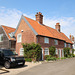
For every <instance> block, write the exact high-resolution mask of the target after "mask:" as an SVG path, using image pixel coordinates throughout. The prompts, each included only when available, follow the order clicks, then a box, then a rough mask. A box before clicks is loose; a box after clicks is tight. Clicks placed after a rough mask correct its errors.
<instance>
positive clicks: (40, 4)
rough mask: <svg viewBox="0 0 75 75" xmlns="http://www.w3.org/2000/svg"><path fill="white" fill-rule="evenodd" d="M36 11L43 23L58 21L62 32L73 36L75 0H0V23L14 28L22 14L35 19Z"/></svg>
mask: <svg viewBox="0 0 75 75" xmlns="http://www.w3.org/2000/svg"><path fill="white" fill-rule="evenodd" d="M37 12H41V13H42V14H43V16H44V19H43V21H44V24H45V25H47V26H50V27H52V28H55V24H56V23H58V22H59V23H60V25H61V31H62V32H64V33H65V34H66V35H67V36H68V37H69V35H70V34H71V35H74V36H75V0H0V25H6V26H10V27H14V28H16V27H17V25H18V22H19V20H20V18H21V15H22V14H23V15H25V16H26V17H29V18H32V19H34V20H35V14H36V13H37Z"/></svg>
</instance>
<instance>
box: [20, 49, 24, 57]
mask: <svg viewBox="0 0 75 75" xmlns="http://www.w3.org/2000/svg"><path fill="white" fill-rule="evenodd" d="M20 55H22V56H23V55H24V48H20Z"/></svg>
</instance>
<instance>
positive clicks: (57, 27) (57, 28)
mask: <svg viewBox="0 0 75 75" xmlns="http://www.w3.org/2000/svg"><path fill="white" fill-rule="evenodd" d="M55 29H56V30H57V31H58V32H60V23H56V25H55Z"/></svg>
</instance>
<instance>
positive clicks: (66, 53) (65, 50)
mask: <svg viewBox="0 0 75 75" xmlns="http://www.w3.org/2000/svg"><path fill="white" fill-rule="evenodd" d="M63 50H64V56H65V57H68V56H69V55H70V48H68V47H67V48H64V49H63Z"/></svg>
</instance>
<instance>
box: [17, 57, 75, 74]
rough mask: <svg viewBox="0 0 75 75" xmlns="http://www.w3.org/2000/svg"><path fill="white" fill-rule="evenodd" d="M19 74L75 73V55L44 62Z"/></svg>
mask: <svg viewBox="0 0 75 75" xmlns="http://www.w3.org/2000/svg"><path fill="white" fill-rule="evenodd" d="M17 75H75V57H74V58H69V59H64V60H61V61H55V62H52V63H51V62H49V63H43V64H41V65H38V66H35V67H33V68H30V69H28V70H26V71H23V72H21V73H18V74H17Z"/></svg>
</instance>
